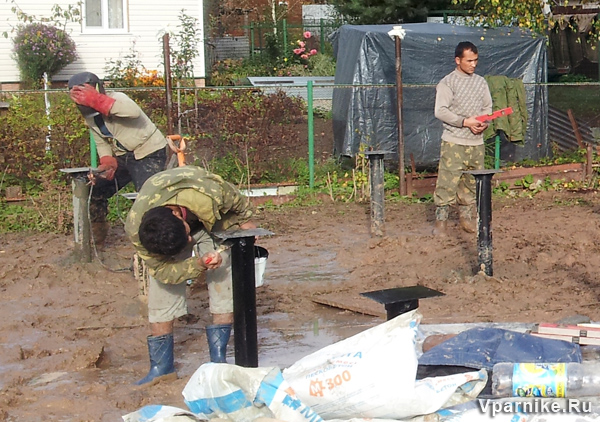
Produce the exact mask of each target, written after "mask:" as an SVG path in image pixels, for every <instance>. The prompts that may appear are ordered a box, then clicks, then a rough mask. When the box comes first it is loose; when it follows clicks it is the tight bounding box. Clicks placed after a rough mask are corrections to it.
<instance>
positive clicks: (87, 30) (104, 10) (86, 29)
mask: <svg viewBox="0 0 600 422" xmlns="http://www.w3.org/2000/svg"><path fill="white" fill-rule="evenodd" d="M87 1H88V0H84V1H83V2H82V5H81V7H82V13H81V16H82V18H83V19H82V33H83V34H127V33H129V15H128V13H127V12H128V6H129V2H128V1H127V0H121V4H122V10H123V16H122V18H123V28H109V27H108V0H99V1H100V10H101V14H102V26H88V25H87V20H86V6H87Z"/></svg>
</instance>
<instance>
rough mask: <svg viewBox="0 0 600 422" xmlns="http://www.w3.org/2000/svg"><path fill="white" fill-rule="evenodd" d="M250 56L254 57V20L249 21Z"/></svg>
mask: <svg viewBox="0 0 600 422" xmlns="http://www.w3.org/2000/svg"><path fill="white" fill-rule="evenodd" d="M250 57H254V22H250Z"/></svg>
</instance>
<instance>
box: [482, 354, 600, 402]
mask: <svg viewBox="0 0 600 422" xmlns="http://www.w3.org/2000/svg"><path fill="white" fill-rule="evenodd" d="M492 394H493V395H494V396H496V397H591V396H599V395H600V363H597V362H585V363H574V362H570V363H497V364H495V365H494V368H493V370H492Z"/></svg>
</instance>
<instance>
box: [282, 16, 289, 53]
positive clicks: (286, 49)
mask: <svg viewBox="0 0 600 422" xmlns="http://www.w3.org/2000/svg"><path fill="white" fill-rule="evenodd" d="M281 23H282V26H283V27H282V31H281V32H283V54H286V55H287V51H288V41H287V38H288V37H287V36H288V33H287V19H283V20H282V22H281Z"/></svg>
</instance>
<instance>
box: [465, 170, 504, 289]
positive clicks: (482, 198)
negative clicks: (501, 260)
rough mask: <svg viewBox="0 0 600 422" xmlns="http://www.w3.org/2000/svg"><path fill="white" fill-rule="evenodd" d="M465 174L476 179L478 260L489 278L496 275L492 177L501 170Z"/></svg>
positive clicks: (481, 268)
mask: <svg viewBox="0 0 600 422" xmlns="http://www.w3.org/2000/svg"><path fill="white" fill-rule="evenodd" d="M465 173H468V174H472V175H473V177H475V185H476V197H477V215H478V218H477V225H478V227H477V259H478V264H479V269H480V270H481V271H483V272H484V274H485V275H487V276H490V277H491V276H493V275H494V269H493V259H492V249H493V248H492V176H493V175H494V174H496V173H502V172H501V171H500V170H493V169H489V170H472V171H466V172H465Z"/></svg>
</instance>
